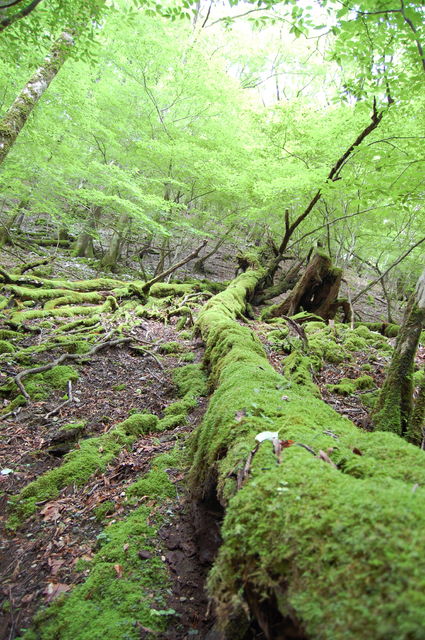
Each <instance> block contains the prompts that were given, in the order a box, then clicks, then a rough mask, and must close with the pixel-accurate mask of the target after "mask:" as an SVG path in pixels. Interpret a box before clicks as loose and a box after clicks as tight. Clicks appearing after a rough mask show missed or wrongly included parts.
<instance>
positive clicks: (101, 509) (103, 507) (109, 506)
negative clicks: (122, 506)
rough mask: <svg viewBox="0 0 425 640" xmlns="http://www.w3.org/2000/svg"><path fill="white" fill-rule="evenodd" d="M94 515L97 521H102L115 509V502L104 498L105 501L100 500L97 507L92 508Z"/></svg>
mask: <svg viewBox="0 0 425 640" xmlns="http://www.w3.org/2000/svg"><path fill="white" fill-rule="evenodd" d="M93 511H94V515H95V517H96V520H97V521H98V522H102V520H104V519H105V518H106V516H109V515H111V513H114V511H115V502H112V500H105V502H101V503H100V504H99V505H97V507H95V508H94V509H93Z"/></svg>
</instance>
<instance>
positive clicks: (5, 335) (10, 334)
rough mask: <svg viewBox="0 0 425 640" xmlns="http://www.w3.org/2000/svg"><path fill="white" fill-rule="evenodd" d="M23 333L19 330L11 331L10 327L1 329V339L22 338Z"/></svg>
mask: <svg viewBox="0 0 425 640" xmlns="http://www.w3.org/2000/svg"><path fill="white" fill-rule="evenodd" d="M22 337H23V336H22V334H21V333H19V332H18V331H11V330H9V329H0V340H17V339H20V338H22Z"/></svg>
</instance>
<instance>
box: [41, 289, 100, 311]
mask: <svg viewBox="0 0 425 640" xmlns="http://www.w3.org/2000/svg"><path fill="white" fill-rule="evenodd" d="M101 301H102V296H101V295H100V294H99V293H96V292H94V291H91V292H88V293H79V292H77V291H74V292H73V293H68V294H67V295H63V296H60V297H59V296H57V297H55V298H54V299H53V300H49V301H48V302H46V303H45V305H44V308H45V309H55V308H56V307H61V306H63V305H71V304H81V303H83V302H89V303H94V304H97V303H99V302H101Z"/></svg>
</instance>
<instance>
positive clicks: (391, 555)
mask: <svg viewBox="0 0 425 640" xmlns="http://www.w3.org/2000/svg"><path fill="white" fill-rule="evenodd" d="M260 277H261V274H260V273H258V272H253V271H248V272H246V273H245V274H243V275H241V276H240V277H239V278H238V279H237V280H236V281H234V282H233V283H232V284H231V285H230V287H229V288H228V289H227V290H226V291H225V292H223V293H221V294H219V295H217V296H216V297H215V298H213V299H211V300H210V301H209V302H208V303H207V304H206V305H205V307H204V309H203V311H202V312H201V314H200V317H199V320H198V327H199V330H200V331H201V333H202V336H203V338H204V340H205V342H206V345H207V350H206V363H205V364H206V365H207V366H208V367H209V369H210V371H211V382H212V383H213V384H214V386H215V387H216V391H215V393H214V395H213V396H212V399H211V402H210V405H209V407H208V410H207V413H206V415H205V418H204V420H203V422H202V424H201V426H200V427H199V429H198V431H197V432H196V435H195V437H194V441H193V461H192V467H191V472H190V478H191V486H192V488H193V492H194V496H195V497H196V498H197V499H202V498H203V496H205V495H206V494H209V493H210V492H211V490H212V489H214V490H215V491H216V493H217V496H218V499H219V500H220V502H221V503H222V505H223V507H224V508H225V518H224V522H223V527H222V535H223V544H222V546H221V549H220V551H219V555H218V558H217V560H216V562H215V565H214V567H213V570H212V572H211V574H210V577H209V591H210V594H211V596H212V597H213V599H214V601H215V603H216V605H217V611H218V614H219V616H220V618H221V620H222V621H226V620H228V619H230V618H231V617H232V614H233V613H234V612H235V610H237V609H239V610H240V611H243V610H247V609H248V608H249V609H250V611H251V613H254V615H255V614H257V619H258V623H259V624H260V626H261V627H262V630H263V632H264V635H265V637H266V638H268V639H270V638H278V637H286V636H284V633H285V630H286V629H287V628H288V627H292V629H294V628H295V629H296V630H297V632H298V633H299V634H301V637H308V638H316V639H318V640H319V639H320V640H370V638H374V640H388V638H391V639H392V640H393V639H394V640H402V639H403V640H408V639H409V640H412V639H413V638H416V639H419V638H422V637H424V631H423V629H424V628H425V542H424V538H423V529H424V526H425V489H423V488H422V487H423V485H424V483H425V464H424V463H425V454H424V452H423V451H421V450H419V449H418V448H416V447H414V446H412V445H410V444H408V443H407V442H406V441H404V440H403V439H401V438H399V437H398V436H396V435H395V434H393V433H385V432H383V433H377V432H375V433H367V432H362V431H360V430H358V429H357V428H356V427H355V426H354V425H353V423H351V422H350V421H349V420H347V419H345V418H343V417H341V416H340V415H338V414H337V413H335V411H334V410H333V409H331V408H330V407H329V406H328V405H326V404H325V403H324V402H323V401H322V400H321V398H320V393H319V391H318V389H317V388H316V386H315V385H314V384H313V382H312V379H311V376H310V362H309V358H308V357H306V356H304V355H302V354H300V353H297V352H294V353H292V354H291V355H290V356H289V357H288V358H287V360H286V365H285V375H284V376H282V375H280V374H278V373H277V372H276V371H275V370H274V369H273V368H272V367H271V365H270V364H269V362H268V360H267V357H266V355H265V353H264V351H263V348H262V345H261V344H260V342H259V341H258V340H257V339H256V337H255V336H254V334H253V333H252V332H251V331H250V330H249V329H248V328H247V327H246V326H241V325H239V324H238V323H237V322H235V321H234V319H235V317H237V316H238V315H239V314H241V313H243V312H244V310H245V304H246V302H245V300H246V295H247V294H249V293H250V292H251V291H252V290H253V288H254V287H255V285H256V283H257V282H258V280H259V278H260ZM364 331H367V329H364ZM261 432H269V435H268V438H270V439H271V440H272V441H273V442H270V441H269V440H268V439H266V440H265V441H263V442H262V443H258V441H257V442H256V439H255V438H256V436H257V434H259V433H261ZM270 432H271V433H270ZM273 434H275V435H273ZM259 612H261V615H259ZM268 612H272V614H271V615H270V616H269V615H268ZM272 622H273V631H272V630H271V627H272ZM241 635H242V634H241ZM236 637H237V636H236V635H233V636H232V640H236ZM291 637H296V636H291Z"/></svg>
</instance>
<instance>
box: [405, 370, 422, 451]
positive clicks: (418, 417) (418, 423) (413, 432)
mask: <svg viewBox="0 0 425 640" xmlns="http://www.w3.org/2000/svg"><path fill="white" fill-rule="evenodd" d="M407 439H408V440H409V442H412V443H413V444H417V445H419V446H420V447H421V449H425V368H422V381H421V383H420V385H419V393H418V396H417V398H416V400H415V405H414V407H413V413H412V419H411V421H410V425H409V431H408V434H407Z"/></svg>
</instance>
